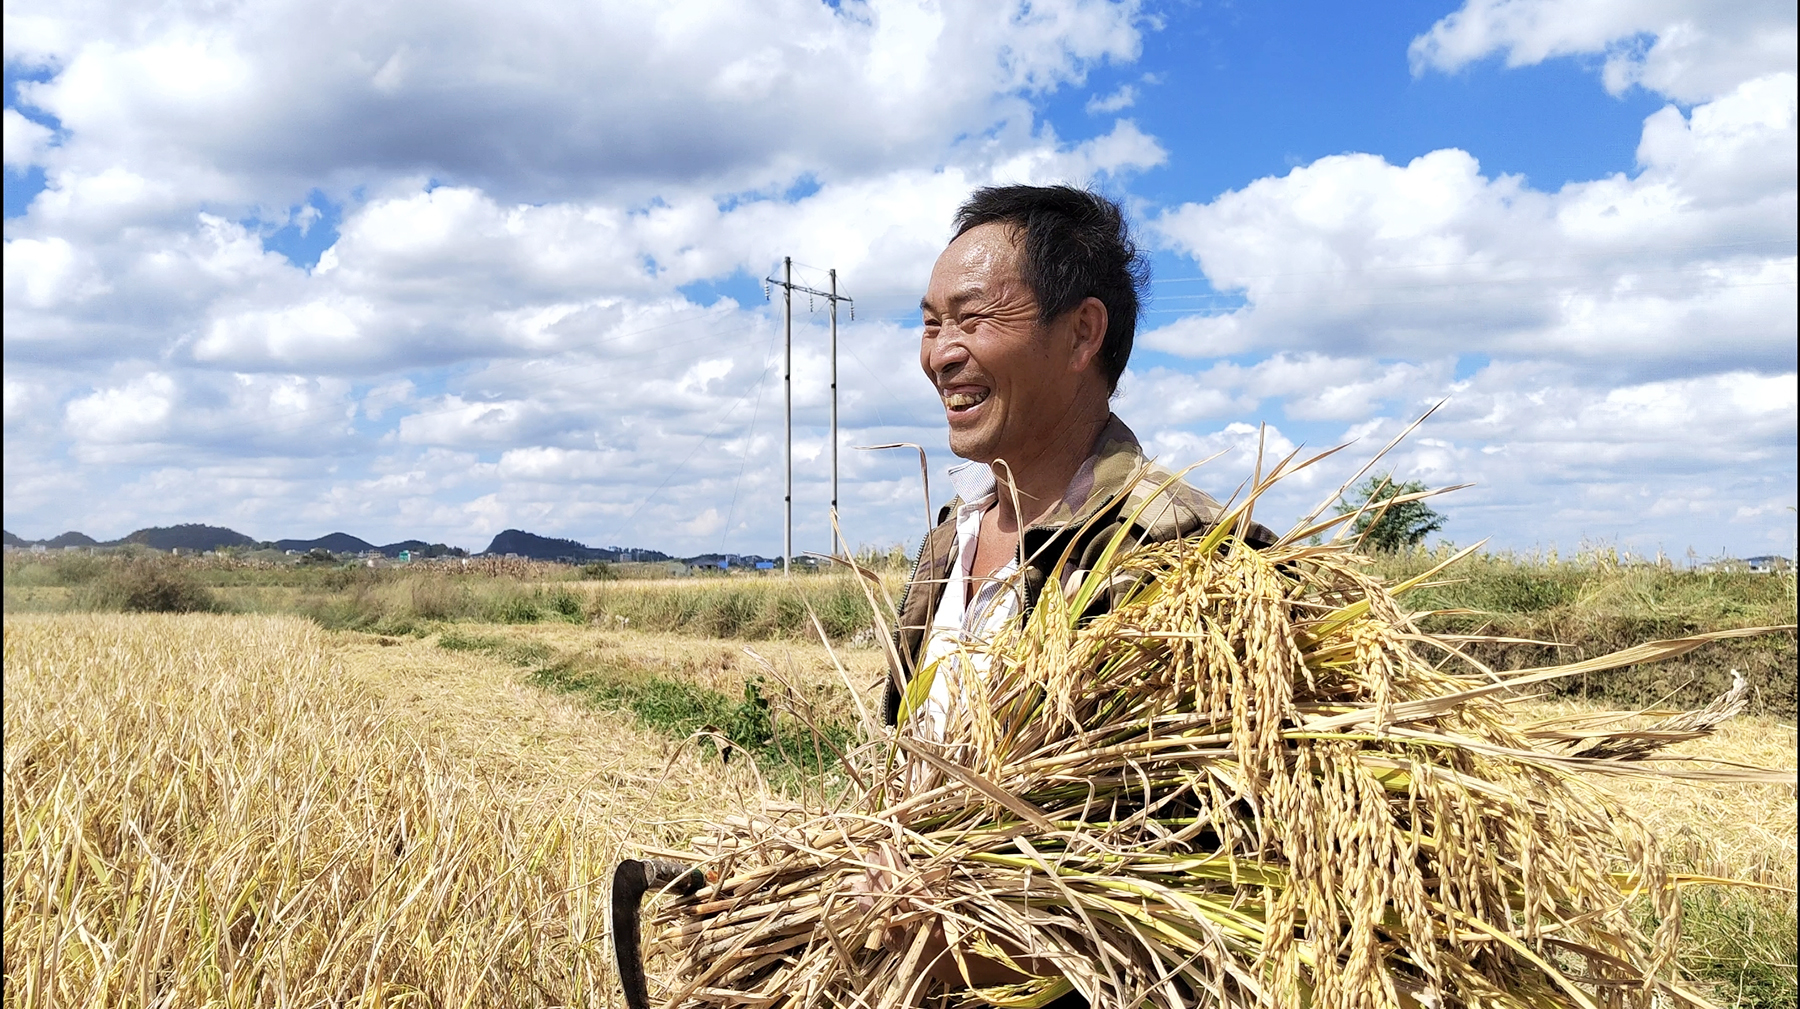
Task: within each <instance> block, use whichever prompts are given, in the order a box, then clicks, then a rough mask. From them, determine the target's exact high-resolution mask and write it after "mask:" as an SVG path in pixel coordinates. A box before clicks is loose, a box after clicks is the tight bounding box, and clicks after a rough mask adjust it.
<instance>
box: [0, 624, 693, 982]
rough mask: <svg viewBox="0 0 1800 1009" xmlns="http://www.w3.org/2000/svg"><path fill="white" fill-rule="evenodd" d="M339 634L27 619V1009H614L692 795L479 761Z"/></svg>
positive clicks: (12, 960)
mask: <svg viewBox="0 0 1800 1009" xmlns="http://www.w3.org/2000/svg"><path fill="white" fill-rule="evenodd" d="M328 638H329V635H328V634H327V632H324V631H322V630H321V629H319V628H318V627H317V626H315V625H313V624H311V623H309V622H307V621H303V620H299V619H295V618H291V617H285V618H284V617H274V618H269V617H243V616H212V615H187V616H163V615H68V616H8V617H7V618H6V628H5V695H6V705H5V807H6V809H5V818H6V822H5V828H4V832H5V851H6V859H5V897H4V899H5V902H6V915H5V921H6V927H5V973H6V982H5V987H6V993H7V994H6V1002H7V1004H8V1005H9V1006H21V1007H25V1006H74V1005H143V1006H152V1005H170V1006H173V1005H206V1004H231V1005H246V1006H249V1005H264V1004H269V1005H274V1004H300V1005H322V1004H331V1005H377V1004H380V1005H386V1004H390V1003H393V1002H395V1001H397V1000H410V999H417V1000H419V1001H420V1003H421V1004H429V1005H536V1004H557V1005H589V1004H602V1003H605V1002H607V1001H608V999H609V998H610V996H609V995H608V994H607V993H608V991H609V990H611V989H610V975H611V969H612V968H611V964H610V960H609V956H608V953H607V950H606V947H605V943H604V941H603V937H604V927H603V919H602V910H601V909H602V907H603V901H602V897H603V879H604V874H605V873H606V872H607V871H608V870H609V869H610V867H611V865H612V864H613V863H614V862H615V861H616V859H617V858H618V853H619V849H620V845H621V844H622V843H623V841H624V838H625V830H626V828H627V825H632V826H633V827H634V829H636V830H637V831H638V832H639V833H638V835H637V837H636V839H637V840H640V841H645V840H650V839H652V838H656V837H657V836H658V835H657V828H656V827H654V826H645V825H644V824H645V823H646V822H652V823H653V822H654V821H655V820H656V819H658V817H657V816H655V815H648V816H647V815H645V814H646V811H650V812H652V813H668V812H670V811H671V810H673V809H674V808H675V807H676V802H675V801H671V800H670V799H669V798H668V796H667V795H666V794H660V793H659V791H658V789H659V785H658V783H657V780H656V770H657V768H658V766H659V765H660V764H662V763H663V761H662V759H661V757H660V755H659V754H657V753H656V752H654V751H651V752H648V753H645V754H643V755H642V756H641V759H638V760H637V761H636V765H637V766H635V767H633V766H625V765H621V766H619V767H615V768H605V767H601V768H598V769H594V770H592V771H591V773H589V774H587V775H586V776H585V777H584V778H583V779H582V780H580V781H567V780H539V781H536V782H533V781H532V780H531V778H530V777H529V776H520V775H518V774H516V773H512V772H509V770H508V769H507V768H504V767H500V766H496V765H495V764H494V763H493V762H492V761H483V760H470V759H466V754H462V753H457V752H453V751H452V750H450V749H447V748H445V747H444V746H441V745H439V744H438V743H437V742H436V741H435V740H434V739H433V738H432V736H431V733H430V732H429V731H423V730H421V728H420V724H406V723H404V722H400V721H396V720H395V719H394V718H393V717H390V710H391V709H390V708H389V707H387V706H384V704H383V700H382V698H381V697H379V696H377V694H376V693H375V692H374V691H372V690H371V689H369V688H368V687H366V686H365V685H363V684H362V683H361V682H359V680H358V679H357V678H356V677H354V676H347V675H346V674H345V670H344V669H343V668H342V666H341V665H340V663H339V662H338V660H337V658H336V657H335V656H334V652H333V649H332V648H330V647H328ZM421 724H422V723H421ZM476 728H477V730H478V729H479V727H476ZM627 763H629V762H627ZM669 784H671V785H674V784H676V783H673V782H671V783H669ZM686 787H687V786H686V784H685V783H681V788H679V789H664V790H663V791H664V792H669V791H682V790H686ZM698 791H699V792H700V793H701V794H702V795H704V794H705V793H706V792H707V787H706V786H705V785H704V784H702V785H701V786H700V787H699V788H698ZM626 809H629V810H631V811H632V812H631V814H629V815H627V814H623V813H622V810H626ZM677 836H678V835H676V834H669V833H667V832H666V831H665V832H664V836H662V837H660V840H662V841H664V842H665V843H667V842H673V841H675V840H676V839H677Z"/></svg>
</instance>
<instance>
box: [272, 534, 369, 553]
mask: <svg viewBox="0 0 1800 1009" xmlns="http://www.w3.org/2000/svg"><path fill="white" fill-rule="evenodd" d="M275 549H277V550H298V551H300V552H301V553H305V552H307V551H308V550H328V551H330V552H332V553H334V554H361V553H367V552H369V551H370V550H373V549H375V544H373V543H370V542H369V541H368V540H365V539H361V538H359V537H356V536H352V535H350V534H349V533H326V534H325V535H323V536H321V537H319V538H318V539H316V540H276V541H275Z"/></svg>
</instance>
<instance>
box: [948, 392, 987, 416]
mask: <svg viewBox="0 0 1800 1009" xmlns="http://www.w3.org/2000/svg"><path fill="white" fill-rule="evenodd" d="M988 394H989V390H987V389H982V388H970V389H954V390H945V391H944V392H943V394H942V395H943V398H944V406H945V408H946V409H948V410H949V411H950V412H951V413H962V412H964V411H966V410H973V409H974V408H975V407H977V406H980V405H981V404H982V402H983V401H984V400H986V399H987V398H988Z"/></svg>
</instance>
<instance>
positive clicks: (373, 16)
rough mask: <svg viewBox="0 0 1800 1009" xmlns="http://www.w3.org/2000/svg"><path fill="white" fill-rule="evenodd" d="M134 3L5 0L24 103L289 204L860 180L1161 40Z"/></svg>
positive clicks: (136, 153)
mask: <svg viewBox="0 0 1800 1009" xmlns="http://www.w3.org/2000/svg"><path fill="white" fill-rule="evenodd" d="M127 11H128V8H125V7H119V8H112V7H109V6H107V5H99V4H96V5H86V6H79V7H74V8H71V7H69V6H68V5H66V4H49V3H45V2H41V0H40V2H37V3H33V2H24V3H19V4H14V5H11V6H10V7H9V8H8V10H7V24H8V29H9V30H8V35H9V38H10V36H11V33H12V27H13V26H14V25H18V26H19V27H20V29H21V31H23V32H25V33H26V34H28V35H29V36H30V41H29V42H27V43H26V44H25V46H24V47H22V48H21V49H20V50H18V52H19V54H20V55H19V58H21V59H25V60H28V61H29V62H30V63H34V64H37V65H51V66H54V67H56V68H58V71H59V72H58V73H57V74H56V76H55V78H54V79H53V80H51V81H49V82H46V83H29V82H28V83H25V84H23V85H21V90H20V94H21V97H22V99H23V100H25V101H27V102H29V103H31V104H32V105H34V106H36V107H38V108H42V109H44V110H45V111H46V112H48V113H50V114H52V115H55V116H56V117H57V118H58V119H59V120H60V121H61V122H62V123H63V125H64V126H65V127H66V128H67V129H68V130H70V131H71V132H72V134H73V140H72V142H71V144H70V145H69V149H68V150H67V151H66V152H65V153H64V154H63V155H62V161H61V162H60V163H61V164H62V165H63V166H65V167H66V168H68V169H70V170H74V171H78V172H79V171H81V170H82V167H83V166H91V165H101V164H103V165H113V164H120V163H133V162H143V161H151V162H155V163H158V164H175V165H179V164H190V165H205V166H209V167H210V166H229V169H228V170H229V171H231V172H232V174H233V175H234V176H235V177H236V180H237V184H236V187H235V188H236V189H237V191H238V192H239V193H240V194H241V195H244V196H248V197H250V198H251V199H264V200H269V201H271V202H278V201H282V200H289V199H292V198H293V196H294V195H295V194H296V187H302V188H301V191H303V187H304V186H306V185H309V184H310V182H308V181H305V180H314V179H320V178H330V177H333V176H338V177H342V176H343V174H344V172H345V170H346V169H361V170H363V171H364V172H365V173H370V174H375V175H384V176H393V175H396V174H413V173H420V172H428V173H430V174H433V175H437V176H439V177H445V178H450V179H452V180H454V181H456V182H458V183H461V184H474V185H479V186H481V187H482V188H484V189H485V190H487V191H489V192H495V193H505V194H507V198H509V199H510V198H512V197H513V195H515V194H520V193H525V192H530V193H532V194H534V195H535V197H536V198H538V199H543V198H546V197H551V198H554V197H566V196H570V195H574V194H576V193H578V192H588V193H593V192H599V191H607V190H611V191H630V192H635V193H638V194H640V195H648V194H650V193H656V192H666V191H667V190H668V189H669V188H670V187H671V186H675V187H679V186H681V185H683V184H696V185H698V186H700V187H701V188H702V189H703V190H706V191H716V190H726V191H731V190H744V189H758V188H763V187H768V186H772V185H785V184H786V182H787V181H788V180H790V179H791V178H792V177H793V176H794V175H795V174H796V173H797V172H798V171H800V170H810V171H815V172H822V173H823V174H825V175H827V176H836V175H839V174H843V173H845V172H849V173H852V174H854V173H857V172H859V171H861V170H866V169H867V168H868V167H870V166H874V165H879V164H892V163H895V162H897V161H904V160H915V161H916V160H920V159H921V158H923V159H930V158H933V157H936V156H938V155H940V154H941V153H942V152H943V149H944V145H945V143H946V142H947V141H950V140H952V139H953V138H955V137H958V136H962V135H975V134H979V133H982V132H984V131H986V130H988V129H989V128H990V127H991V126H993V125H994V124H995V123H1006V122H1011V121H1014V120H1019V121H1021V122H1023V123H1025V124H1028V123H1029V121H1030V118H1031V113H1030V110H1029V107H1028V106H1027V105H1025V104H1024V103H1022V102H1021V100H1020V96H1021V95H1022V94H1023V95H1029V94H1032V93H1036V92H1039V91H1043V90H1047V89H1050V88H1054V87H1057V86H1060V85H1063V84H1066V83H1072V82H1079V81H1081V80H1082V79H1083V78H1084V76H1085V73H1086V69H1087V68H1088V67H1089V66H1091V65H1093V64H1094V63H1096V62H1098V61H1100V60H1105V59H1115V60H1130V59H1134V58H1135V57H1136V55H1137V52H1138V46H1139V38H1138V29H1137V26H1136V25H1137V21H1138V18H1139V15H1138V8H1137V4H1136V3H1135V2H1127V3H1106V2H1101V0H1051V2H1033V3H1023V2H1015V3H1005V4H990V3H980V2H974V0H960V2H956V0H953V2H949V3H942V4H938V3H926V2H920V0H869V2H864V3H858V2H852V3H846V4H843V5H841V6H840V7H839V8H837V9H834V8H833V7H831V6H828V5H825V4H820V3H816V2H811V0H782V2H778V3H775V4H772V5H771V4H763V5H759V6H756V7H754V8H752V7H746V6H744V5H742V4H736V3H727V2H695V3H684V4H680V5H677V6H666V5H665V6H660V7H659V6H648V7H646V6H643V5H640V4H633V3H627V2H623V0H608V2H602V3H595V4H585V5H580V6H575V7H571V6H567V5H560V6H559V5H539V6H537V7H535V8H533V7H528V8H525V9H519V8H506V9H504V10H502V9H500V8H495V7H493V6H491V5H485V4H478V3H471V2H458V3H452V4H450V5H449V6H448V7H446V6H445V5H442V4H437V5H432V6H431V7H430V9H429V10H427V9H426V8H424V7H416V8H415V7H410V6H408V5H406V4H401V5H393V6H384V7H360V8H357V9H356V10H355V11H353V12H349V13H347V14H346V16H344V17H335V18H320V17H319V16H318V15H317V9H316V7H314V6H313V5H310V4H306V3H300V2H297V0H287V2H277V3H255V4H250V3H229V4H224V5H201V4H188V5H177V6H176V7H174V8H172V9H171V10H170V11H169V12H168V13H167V14H166V15H165V16H162V17H158V18H155V19H148V20H146V19H142V18H138V17H136V16H134V15H131V14H129V13H127ZM46 22H54V24H53V25H50V26H46V24H45V23H46ZM421 24H427V25H429V26H430V27H429V28H427V29H425V30H421V28H420V25H421ZM34 26H35V27H34ZM11 44H12V43H10V42H9V45H11ZM9 51H12V50H9ZM9 58H12V57H9ZM209 174H210V173H209ZM620 187H622V190H621V188H620Z"/></svg>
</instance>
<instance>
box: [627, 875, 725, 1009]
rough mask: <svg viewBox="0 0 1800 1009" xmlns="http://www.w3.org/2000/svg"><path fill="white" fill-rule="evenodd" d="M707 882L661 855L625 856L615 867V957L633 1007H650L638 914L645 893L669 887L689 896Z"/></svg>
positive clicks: (643, 1008) (701, 876)
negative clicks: (656, 856)
mask: <svg viewBox="0 0 1800 1009" xmlns="http://www.w3.org/2000/svg"><path fill="white" fill-rule="evenodd" d="M705 882H706V874H705V873H703V872H701V871H700V870H699V869H690V868H688V867H687V866H685V865H681V864H679V863H677V862H665V861H663V860H662V859H659V858H652V859H644V860H642V861H640V860H638V859H635V858H628V859H625V860H624V861H623V862H620V863H619V867H618V868H616V869H614V870H613V882H612V937H613V956H614V958H615V959H616V960H617V961H618V964H619V985H620V987H622V988H624V989H625V1004H626V1005H627V1006H629V1007H630V1009H650V987H649V985H648V984H646V983H645V981H644V954H643V936H642V934H641V933H640V931H639V925H638V914H639V910H640V906H641V904H642V902H643V899H644V894H645V892H647V891H649V890H651V889H665V888H666V889H669V890H672V891H674V892H675V893H679V894H681V895H682V896H684V897H685V896H687V895H688V894H691V893H693V892H694V891H695V890H698V889H700V887H701V886H702V885H703V884H705Z"/></svg>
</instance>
